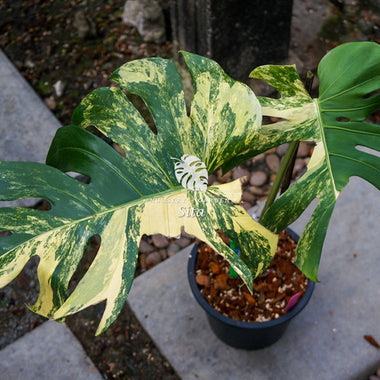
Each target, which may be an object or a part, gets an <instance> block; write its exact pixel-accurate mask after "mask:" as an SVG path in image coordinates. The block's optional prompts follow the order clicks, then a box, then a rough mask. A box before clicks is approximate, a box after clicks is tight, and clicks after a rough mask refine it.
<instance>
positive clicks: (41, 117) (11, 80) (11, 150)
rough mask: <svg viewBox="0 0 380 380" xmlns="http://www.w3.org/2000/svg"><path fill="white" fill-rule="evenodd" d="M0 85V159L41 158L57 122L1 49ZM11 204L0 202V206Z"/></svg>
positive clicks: (23, 202) (48, 144)
mask: <svg viewBox="0 0 380 380" xmlns="http://www.w3.org/2000/svg"><path fill="white" fill-rule="evenodd" d="M0 89H1V91H0V161H34V162H44V161H45V157H46V154H47V152H48V149H49V146H50V142H51V140H52V139H53V136H54V134H55V131H56V130H57V128H59V127H60V126H61V125H60V123H59V121H58V120H57V119H56V118H55V117H54V115H53V114H52V113H51V112H50V110H49V109H48V108H47V107H46V106H45V104H44V103H43V101H42V100H41V99H40V98H39V97H38V96H37V94H36V93H35V92H34V90H33V89H32V88H31V87H30V86H29V84H28V83H27V82H26V81H25V79H24V78H23V77H22V76H21V75H20V74H19V72H18V71H17V69H16V68H15V67H14V66H13V64H12V63H11V62H10V61H9V60H8V58H7V57H6V56H5V54H4V53H3V52H2V51H1V50H0ZM35 203H36V200H26V201H21V202H18V203H17V205H25V206H31V205H33V204H35ZM11 205H13V203H5V202H0V207H5V206H11Z"/></svg>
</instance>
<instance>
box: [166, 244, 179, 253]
mask: <svg viewBox="0 0 380 380" xmlns="http://www.w3.org/2000/svg"><path fill="white" fill-rule="evenodd" d="M180 249H181V248H180V246H179V245H178V244H175V243H170V244H169V246H168V256H174V255H175V254H176V253H177V252H178V251H179V250H180Z"/></svg>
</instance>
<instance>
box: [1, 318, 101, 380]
mask: <svg viewBox="0 0 380 380" xmlns="http://www.w3.org/2000/svg"><path fill="white" fill-rule="evenodd" d="M0 374H1V375H0V377H1V378H2V379H7V380H18V379H20V380H29V379H30V380H36V379H39V380H45V379H46V380H51V379H56V380H71V379H75V380H100V379H101V378H102V377H101V376H100V374H99V372H98V370H97V369H96V368H95V366H94V365H93V364H92V362H91V361H90V359H89V358H88V357H87V356H86V353H85V352H84V350H83V348H82V346H81V345H80V344H79V342H78V341H77V339H76V338H75V337H74V335H73V334H72V333H71V331H70V330H69V328H68V327H66V325H65V324H63V323H62V324H61V323H57V322H45V323H44V324H42V325H41V326H39V327H38V328H36V329H35V330H33V331H31V332H30V333H28V334H26V335H24V336H23V337H22V338H20V339H18V340H17V341H16V342H14V343H12V344H10V345H9V346H7V347H5V348H4V349H3V350H1V351H0Z"/></svg>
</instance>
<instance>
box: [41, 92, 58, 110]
mask: <svg viewBox="0 0 380 380" xmlns="http://www.w3.org/2000/svg"><path fill="white" fill-rule="evenodd" d="M44 102H45V104H46V105H47V106H48V108H49V109H50V110H52V111H53V110H55V109H56V108H57V103H56V101H55V100H54V96H49V97H48V98H45V99H44Z"/></svg>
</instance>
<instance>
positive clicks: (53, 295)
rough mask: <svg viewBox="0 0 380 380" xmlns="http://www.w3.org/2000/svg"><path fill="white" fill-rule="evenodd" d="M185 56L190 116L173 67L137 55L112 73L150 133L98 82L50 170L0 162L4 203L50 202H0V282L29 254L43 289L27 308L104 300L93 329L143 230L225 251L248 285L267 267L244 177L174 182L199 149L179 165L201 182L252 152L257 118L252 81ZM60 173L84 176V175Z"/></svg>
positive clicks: (125, 281)
mask: <svg viewBox="0 0 380 380" xmlns="http://www.w3.org/2000/svg"><path fill="white" fill-rule="evenodd" d="M184 55H185V58H186V61H187V64H188V67H189V70H190V72H191V74H192V78H193V81H194V87H195V91H194V99H193V104H192V111H191V115H190V117H188V116H187V113H186V107H185V102H184V95H183V89H182V83H181V80H180V77H179V75H178V73H177V71H176V69H175V66H174V64H173V63H172V62H170V61H167V60H164V59H160V58H152V59H144V60H140V61H134V62H130V63H127V64H126V65H124V66H122V67H121V68H120V69H119V70H117V71H116V72H115V73H114V74H113V76H112V78H113V79H114V80H115V81H116V82H117V83H118V84H119V85H120V86H121V87H122V88H124V89H126V90H127V91H129V92H132V93H135V94H137V95H139V96H141V97H142V99H143V100H144V102H145V103H146V105H147V107H148V109H149V110H150V112H151V113H152V116H153V119H154V122H155V124H156V129H157V134H154V133H153V132H152V131H151V130H150V128H149V127H148V125H147V124H146V122H145V120H144V119H143V118H142V117H141V115H140V114H139V112H138V111H137V110H136V109H135V108H134V106H133V105H132V104H131V103H130V102H129V100H128V99H127V97H126V96H125V94H124V93H123V91H122V90H120V89H118V88H101V89H97V90H95V91H93V92H92V93H90V94H89V95H88V96H87V97H86V98H85V99H83V101H82V102H81V104H80V105H79V106H78V107H77V109H76V110H75V112H74V115H73V124H74V125H71V126H66V127H62V128H60V129H59V130H58V131H57V134H56V136H55V138H54V140H53V143H52V145H51V147H50V150H49V153H48V157H47V164H48V165H49V166H47V165H41V164H35V163H22V162H21V163H18V162H0V173H1V177H0V200H14V199H18V198H23V197H41V198H44V199H46V200H48V201H49V202H50V204H51V209H50V210H48V211H42V210H32V209H25V208H17V207H16V208H0V231H3V230H5V231H10V232H11V233H12V234H11V235H10V236H6V237H2V238H0V284H1V286H4V285H6V284H7V283H8V282H9V281H11V280H12V279H13V278H14V277H15V276H17V274H18V273H19V272H20V271H21V270H22V268H23V266H24V265H25V263H26V262H27V261H28V260H29V258H30V257H32V256H36V255H37V256H39V258H40V261H39V266H38V279H39V282H40V289H41V290H40V294H39V298H38V300H37V302H36V303H35V305H33V306H32V310H34V311H35V312H37V313H40V314H42V315H44V316H47V317H53V318H56V319H61V318H63V317H64V316H66V315H69V314H72V313H75V312H77V311H80V310H82V309H84V308H86V307H88V306H90V305H93V304H96V303H99V302H102V301H105V304H106V306H105V311H104V314H103V317H102V320H101V322H100V325H99V328H98V333H100V332H102V331H104V330H105V329H106V328H107V327H108V326H109V325H110V323H112V321H113V320H114V319H115V318H116V316H117V315H118V313H119V312H120V310H121V308H122V306H123V303H124V302H125V299H126V297H127V295H128V292H129V290H130V287H131V283H132V280H133V276H134V271H135V266H136V260H137V254H138V246H139V241H140V238H141V236H142V235H143V234H152V233H162V234H165V235H168V236H176V235H178V234H179V233H180V230H181V227H185V230H186V231H187V232H189V233H191V234H195V235H196V236H198V237H199V238H201V239H203V240H204V241H206V242H208V243H209V244H210V245H211V246H212V247H214V248H215V249H216V250H218V251H219V253H221V254H222V255H224V256H225V257H226V258H227V259H228V260H229V261H230V263H231V265H232V266H233V267H234V268H235V270H236V272H238V273H239V274H240V275H241V277H242V278H243V280H244V281H245V282H246V283H247V285H248V286H249V287H250V288H252V281H253V277H254V276H256V275H257V274H258V273H259V272H260V271H261V270H262V269H263V268H264V267H265V266H266V265H267V264H268V263H269V261H270V259H271V257H272V256H273V254H274V250H275V246H276V241H277V237H276V235H274V234H273V233H271V232H269V231H268V230H266V229H265V228H263V227H262V226H260V225H259V224H258V223H256V222H254V221H253V220H252V218H251V217H250V216H249V215H248V214H247V213H246V212H245V211H244V209H243V208H241V207H240V206H238V205H235V204H234V203H233V202H239V201H240V195H241V185H240V182H236V183H234V184H229V185H226V186H220V187H211V188H210V189H207V187H206V188H203V187H202V189H201V190H205V191H197V188H198V187H197V186H195V185H194V186H193V187H192V189H191V186H190V187H189V186H187V184H188V181H186V183H185V182H183V181H182V179H183V176H182V175H181V179H180V182H181V183H182V182H183V184H184V185H186V186H187V187H188V189H185V188H184V187H183V186H181V184H180V183H179V182H178V180H177V176H176V172H175V164H176V162H178V160H181V159H182V158H183V159H184V160H185V159H186V157H191V156H196V157H197V158H199V160H200V161H199V162H203V163H205V165H203V164H202V165H201V167H200V168H196V169H195V170H193V169H194V168H193V167H192V166H191V165H193V162H192V163H189V165H188V166H187V167H185V169H186V170H188V171H189V172H192V174H193V175H194V174H195V173H198V172H197V170H198V169H201V170H202V173H201V174H200V176H199V177H200V179H202V186H203V184H204V185H206V181H205V178H203V177H204V172H203V171H206V173H207V171H209V172H211V171H213V170H214V169H216V168H217V166H219V165H221V164H223V162H224V161H225V160H229V159H231V158H232V157H233V156H234V155H236V154H239V153H242V152H245V151H246V150H247V149H249V147H250V146H251V144H252V143H253V141H254V140H255V138H256V137H257V135H258V131H259V129H260V125H261V111H260V106H259V103H258V101H257V99H256V97H255V95H254V94H253V93H252V91H251V90H250V89H249V88H248V87H246V86H245V85H243V84H241V83H238V82H236V81H234V80H232V79H231V78H229V77H227V76H226V74H225V73H224V72H223V71H222V69H221V68H220V67H219V66H218V65H217V64H216V63H215V62H213V61H211V60H209V59H206V58H202V57H199V56H196V55H193V54H189V53H185V54H184ZM89 126H92V127H96V128H97V129H98V130H99V131H101V132H102V133H103V134H104V135H106V136H107V137H108V138H109V139H111V140H113V141H114V142H115V143H116V144H117V145H119V146H120V147H121V148H122V149H123V151H124V153H125V157H123V156H122V155H120V154H119V153H117V152H116V150H114V149H113V148H112V147H111V146H109V145H108V144H107V143H105V142H104V141H103V140H102V139H100V138H98V137H97V136H95V135H93V134H91V133H90V132H88V131H87V130H86V129H85V128H87V127H89ZM65 172H77V173H81V174H83V175H85V176H87V177H88V178H89V183H88V184H84V183H81V182H79V181H77V180H75V179H73V178H71V177H69V176H68V175H66V174H64V173H65ZM182 174H184V173H182ZM185 174H186V173H185ZM189 189H190V190H189ZM231 201H233V202H231ZM219 229H221V230H224V232H226V233H227V234H228V235H229V236H230V237H231V238H233V240H234V241H235V242H236V243H238V244H241V245H242V246H241V251H242V256H241V258H239V257H238V256H237V255H236V254H234V252H233V251H232V250H231V249H230V248H229V247H227V246H226V245H225V244H223V243H222V241H221V239H220V238H219V236H218V234H217V233H216V230H219ZM93 235H99V236H100V238H101V245H100V249H99V251H98V253H97V255H96V257H95V259H94V261H93V262H92V264H91V266H90V268H89V269H88V271H87V272H86V274H85V275H84V277H83V278H82V279H81V281H80V282H79V283H78V285H77V287H76V288H75V289H74V291H73V292H72V293H71V294H68V284H69V281H70V279H71V277H72V276H73V274H74V272H75V269H76V267H77V266H78V264H79V261H80V259H81V257H82V254H83V251H84V249H85V246H86V244H87V241H88V240H89V239H90V238H91V237H92V236H93Z"/></svg>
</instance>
